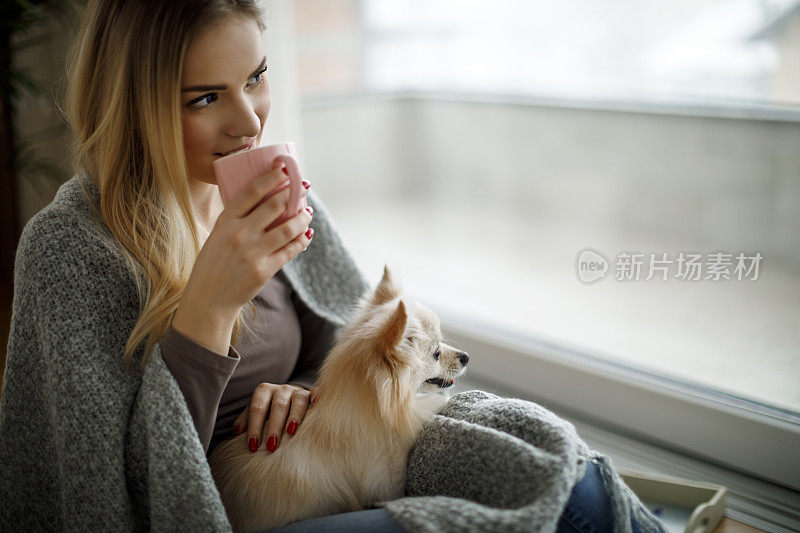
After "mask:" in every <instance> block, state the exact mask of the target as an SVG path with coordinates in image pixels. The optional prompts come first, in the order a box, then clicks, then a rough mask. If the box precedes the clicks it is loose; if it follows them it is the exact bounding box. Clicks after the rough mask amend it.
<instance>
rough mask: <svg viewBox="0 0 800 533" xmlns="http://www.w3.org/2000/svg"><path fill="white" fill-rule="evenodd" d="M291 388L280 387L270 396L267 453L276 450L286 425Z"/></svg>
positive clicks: (290, 401) (287, 386)
mask: <svg viewBox="0 0 800 533" xmlns="http://www.w3.org/2000/svg"><path fill="white" fill-rule="evenodd" d="M293 388H294V387H292V386H291V385H282V386H281V387H280V388H278V389H276V390H275V392H274V394H273V395H272V406H270V408H269V423H268V425H267V433H266V435H265V436H266V443H267V451H269V452H274V451H275V450H277V449H278V444H279V443H280V440H281V435H282V434H283V428H284V426H285V425H286V418H287V417H288V416H289V406H290V405H291V403H292V389H293Z"/></svg>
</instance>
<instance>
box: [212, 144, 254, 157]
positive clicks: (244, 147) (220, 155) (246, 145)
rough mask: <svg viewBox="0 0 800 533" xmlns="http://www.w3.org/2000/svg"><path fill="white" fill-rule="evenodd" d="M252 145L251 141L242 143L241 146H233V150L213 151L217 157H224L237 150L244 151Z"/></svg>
mask: <svg viewBox="0 0 800 533" xmlns="http://www.w3.org/2000/svg"><path fill="white" fill-rule="evenodd" d="M252 147H253V143H250V144H243V145H242V146H240V147H238V148H234V149H233V150H229V151H227V152H215V153H214V155H215V156H217V157H225V156H226V155H232V154H235V153H237V152H244V151H246V150H249V149H250V148H252Z"/></svg>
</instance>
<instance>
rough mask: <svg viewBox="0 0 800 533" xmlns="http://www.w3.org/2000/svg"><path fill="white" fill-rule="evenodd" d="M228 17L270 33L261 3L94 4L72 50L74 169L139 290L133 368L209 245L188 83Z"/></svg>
mask: <svg viewBox="0 0 800 533" xmlns="http://www.w3.org/2000/svg"><path fill="white" fill-rule="evenodd" d="M228 16H241V17H247V18H249V19H252V20H254V21H255V22H256V23H257V24H258V26H259V28H260V29H261V30H262V31H263V30H264V23H263V21H262V13H261V11H260V9H259V7H258V6H257V5H256V4H255V0H170V1H166V2H165V1H164V0H96V1H90V2H89V4H88V6H87V7H86V10H85V12H84V14H83V18H82V21H81V28H80V33H79V35H78V37H77V40H76V41H75V44H74V46H73V48H72V50H71V52H70V60H69V63H70V67H69V70H68V74H67V92H66V102H65V104H66V106H65V107H66V114H67V119H68V121H69V123H70V127H71V128H72V130H73V132H74V133H75V136H76V139H75V146H74V148H73V158H74V159H73V166H74V169H75V172H76V173H77V174H79V175H80V174H83V175H85V176H86V177H88V178H90V179H91V180H92V181H93V182H94V183H95V185H96V186H97V188H98V189H99V190H100V209H99V211H98V212H97V213H98V215H99V216H100V217H101V218H102V220H103V221H104V222H105V224H106V225H107V226H108V228H109V230H110V231H111V233H112V235H113V236H114V237H115V238H116V239H117V241H119V243H120V244H121V248H122V251H123V254H124V255H125V257H126V259H127V261H128V263H129V265H130V267H131V269H132V271H133V272H134V276H133V277H134V280H135V283H136V288H137V291H138V295H139V302H140V306H139V307H140V308H139V317H138V320H137V322H136V324H135V326H134V327H133V330H132V331H131V333H130V336H129V337H128V340H127V342H126V344H125V349H124V353H123V360H124V361H125V363H127V364H128V365H129V366H131V367H132V366H133V361H134V355H135V353H136V351H137V349H138V347H139V346H140V345H141V344H142V343H143V342H146V343H145V346H144V350H143V356H142V362H141V368H144V365H145V364H146V362H147V360H148V359H149V357H150V355H151V354H152V351H153V349H154V347H155V345H156V343H158V342H159V341H160V340H161V338H162V337H163V336H164V334H165V333H166V331H167V328H168V326H169V324H170V321H171V319H172V315H173V313H174V312H175V310H176V309H177V307H178V304H179V303H180V300H181V296H182V295H183V292H184V290H185V288H186V284H187V282H188V280H189V276H190V274H191V272H192V267H193V265H194V262H195V259H196V258H197V254H198V253H199V251H200V241H199V236H198V232H197V228H196V226H195V214H194V206H193V204H192V200H191V196H190V194H189V187H188V174H187V168H186V161H185V156H184V151H183V129H182V125H181V102H180V81H181V76H182V69H183V62H184V56H185V54H186V50H187V49H188V47H189V44H190V43H191V40H192V38H193V37H195V36H197V35H199V34H200V33H201V32H202V31H203V30H204V29H206V28H208V27H209V25H210V24H212V23H213V22H215V21H218V20H219V19H220V18H222V17H228ZM79 181H82V180H79ZM84 192H85V193H86V195H87V198H91V195H90V193H89V192H88V191H87V190H86V188H85V187H84ZM89 204H90V205H92V206H94V202H93V201H90V202H89ZM95 209H96V208H95ZM250 307H251V308H252V312H253V313H254V312H255V306H253V304H252V302H250ZM245 311H246V307H243V308H242V309H241V310H240V311H239V314H238V316H237V318H236V321H235V323H234V327H233V336H232V339H231V343H232V344H233V343H235V342H236V340H237V339H238V338H239V335H240V331H241V329H242V328H244V329H245V330H248V331H249V329H248V328H247V325H246V322H245V320H244V317H245Z"/></svg>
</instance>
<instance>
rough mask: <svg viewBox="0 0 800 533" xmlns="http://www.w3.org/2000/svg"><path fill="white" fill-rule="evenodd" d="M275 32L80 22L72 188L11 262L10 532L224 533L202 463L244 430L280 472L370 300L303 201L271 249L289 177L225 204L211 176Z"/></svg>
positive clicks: (225, 2)
mask: <svg viewBox="0 0 800 533" xmlns="http://www.w3.org/2000/svg"><path fill="white" fill-rule="evenodd" d="M263 29H264V28H263V24H262V21H261V13H259V11H258V9H257V7H256V6H255V5H254V2H252V1H247V0H200V1H182V2H179V1H174V2H162V1H145V0H138V1H119V0H109V1H105V0H101V1H99V2H93V3H90V5H89V6H88V7H87V8H86V11H85V13H84V18H83V21H82V26H81V32H80V35H79V37H78V40H77V42H76V45H75V48H74V51H73V54H72V64H71V66H70V69H69V86H68V95H67V109H66V111H67V114H68V118H69V121H70V125H71V126H72V129H73V131H74V132H75V134H76V137H77V144H76V147H75V150H74V153H75V156H76V157H75V168H76V176H75V177H74V178H73V179H71V180H70V181H69V182H68V183H66V184H65V185H64V186H62V187H61V189H60V190H59V192H58V194H57V196H56V199H55V200H54V201H53V203H51V204H50V205H49V206H48V207H47V208H45V209H44V210H42V211H41V212H40V213H38V214H37V215H36V216H35V217H33V219H32V220H31V221H30V222H29V223H28V224H27V226H26V228H25V230H24V232H23V235H22V238H21V240H20V244H19V248H18V252H17V263H16V269H15V270H16V275H15V278H16V285H15V297H14V308H13V320H12V322H13V324H12V331H11V337H10V341H9V353H8V359H7V371H6V375H5V380H4V391H3V396H2V404H0V464H3V471H4V475H3V481H2V483H0V501H2V503H0V530H8V529H11V528H12V526H13V528H14V529H22V530H25V529H91V530H94V529H114V530H118V529H131V528H139V527H148V526H149V527H153V528H164V529H193V530H210V529H222V530H224V529H228V528H229V525H228V524H227V520H226V517H225V513H224V508H222V507H221V505H220V503H221V502H219V501H218V500H219V498H218V495H216V494H215V492H216V491H215V488H214V486H213V481H212V480H211V479H210V477H209V476H210V474H209V473H208V472H206V469H207V464H203V463H205V452H210V451H211V449H213V446H214V445H215V444H216V443H218V442H219V441H221V440H223V439H225V438H228V437H231V436H233V435H234V428H236V427H238V428H240V430H244V431H247V433H248V435H250V436H251V439H250V443H251V451H253V453H271V451H274V449H275V448H276V447H277V446H278V445H279V444H280V442H279V440H278V439H280V436H281V435H282V434H283V429H284V427H286V428H287V429H288V431H289V433H290V434H292V433H294V431H295V430H296V427H297V425H298V424H301V423H302V420H303V417H304V414H305V411H306V409H307V406H308V403H309V402H308V400H309V390H308V389H310V388H311V387H312V386H313V384H314V380H315V377H316V372H317V370H318V367H319V364H320V362H321V358H322V356H323V355H324V354H325V353H326V352H327V351H328V349H329V348H330V347H331V345H332V342H333V339H334V337H335V336H336V334H337V332H338V329H339V328H340V327H341V326H342V325H343V324H344V323H345V321H346V318H347V310H348V308H349V307H350V305H351V304H353V303H354V302H355V300H356V299H357V298H358V297H359V296H360V295H361V294H362V293H363V291H364V290H365V289H366V288H367V283H366V281H365V280H364V278H363V276H362V275H361V273H360V272H359V271H358V269H357V268H356V266H355V264H354V262H353V261H352V259H351V257H350V256H349V254H348V253H347V251H346V250H345V248H344V247H343V246H342V244H341V241H340V239H339V237H338V235H337V233H336V231H335V230H334V228H333V227H332V226H331V224H330V222H329V221H328V216H327V214H326V211H325V209H324V206H322V205H321V203H320V202H319V201H318V200H317V199H316V198H315V197H314V195H313V193H309V191H308V190H306V194H308V196H307V197H306V199H307V200H308V203H309V204H310V206H311V207H309V209H308V210H303V211H302V212H301V213H300V214H298V215H297V216H294V217H293V218H291V219H289V220H288V221H286V222H285V223H284V224H282V225H280V226H278V227H276V228H275V229H273V230H271V231H269V232H265V231H264V229H265V228H266V227H267V226H269V225H270V223H271V222H272V221H273V220H274V219H275V218H277V217H278V216H279V215H280V214H281V213H282V212H283V211H284V210H285V208H286V203H287V200H288V189H285V190H284V191H283V192H281V193H278V194H276V195H274V196H273V197H272V198H270V199H269V200H268V201H266V202H263V203H262V199H263V198H264V196H265V194H266V193H267V192H269V191H272V190H273V189H274V188H275V187H277V186H280V185H282V184H283V183H284V179H285V175H284V174H283V173H282V172H281V171H280V170H275V171H273V172H271V173H270V174H268V175H266V176H262V177H260V178H259V179H257V180H256V182H254V184H253V186H252V187H250V188H246V189H245V190H243V191H242V193H241V194H240V195H239V196H238V197H237V198H235V199H234V200H233V201H232V202H231V203H230V205H229V206H227V208H223V206H222V204H221V200H220V196H219V194H218V189H217V186H216V181H215V177H214V173H213V168H212V162H213V160H214V159H215V158H216V157H219V154H218V153H220V152H228V151H231V150H233V149H236V148H237V147H240V146H242V145H250V144H252V145H255V146H257V145H258V144H259V142H260V140H261V136H262V134H263V132H264V126H265V122H266V119H267V116H268V113H269V107H270V97H269V87H268V84H267V81H266V79H265V76H264V72H265V70H266V68H267V67H266V58H265V57H264V54H263V44H262V40H261V32H262V30H263ZM198 86H214V88H210V89H209V88H204V89H198ZM221 86H224V88H223V87H221ZM306 189H308V184H306ZM259 204H260V205H259ZM314 208H316V213H314V214H315V217H316V218H317V221H315V223H314V228H315V229H316V231H317V237H316V241H318V242H314V245H313V246H312V245H311V242H312V239H313V237H314V231H315V229H312V228H310V227H309V226H310V224H311V221H312V213H313V212H314ZM290 262H291V263H290ZM267 417H268V421H267V422H266V424H265V420H267ZM262 434H263V435H264V437H265V438H264V439H263V441H262V438H261V437H262ZM262 444H264V446H262ZM353 516H354V518H351V519H350V522H349V523H348V524H347V525H346V527H348V528H351V529H352V527H356V526H358V525H359V524H361V525H370V526H372V527H390V526H394V527H396V523H393V522H392V521H391V519H390V518H389V517H388V515H387V513H386V511H385V510H373V511H364V512H361V513H354V514H353ZM348 517H349V515H348ZM376 520H377V522H376Z"/></svg>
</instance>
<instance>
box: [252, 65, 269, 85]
mask: <svg viewBox="0 0 800 533" xmlns="http://www.w3.org/2000/svg"><path fill="white" fill-rule="evenodd" d="M266 71H267V67H264V68H262V69H261V70H259V71H258V72H256V73H255V74H253V76H252V77H251V78H250V79H251V80H255V81H254V82H253V83H248V85H258V84H259V83H261V82H262V81H264V73H265V72H266Z"/></svg>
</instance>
